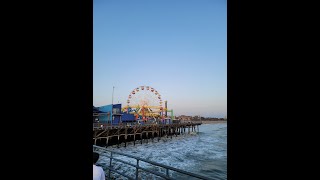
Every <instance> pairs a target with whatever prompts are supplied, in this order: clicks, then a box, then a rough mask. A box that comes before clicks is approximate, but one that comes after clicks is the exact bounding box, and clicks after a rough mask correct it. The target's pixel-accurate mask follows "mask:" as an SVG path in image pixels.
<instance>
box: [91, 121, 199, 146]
mask: <svg viewBox="0 0 320 180" xmlns="http://www.w3.org/2000/svg"><path fill="white" fill-rule="evenodd" d="M201 124H202V123H201V122H189V123H179V124H149V125H133V126H124V125H123V126H110V125H104V126H103V127H99V126H98V127H93V144H94V145H98V146H106V147H108V146H110V145H115V144H117V145H118V147H119V146H121V145H122V144H123V143H124V146H125V147H126V146H127V142H130V141H133V144H134V145H135V143H136V141H138V142H140V143H141V144H142V143H143V141H145V142H146V143H148V140H150V139H151V141H154V139H155V138H156V139H157V140H158V141H159V140H160V139H161V137H166V138H169V137H170V138H172V136H177V135H180V134H185V133H191V132H199V125H201Z"/></svg>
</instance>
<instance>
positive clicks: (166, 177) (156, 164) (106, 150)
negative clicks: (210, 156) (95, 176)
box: [93, 145, 213, 180]
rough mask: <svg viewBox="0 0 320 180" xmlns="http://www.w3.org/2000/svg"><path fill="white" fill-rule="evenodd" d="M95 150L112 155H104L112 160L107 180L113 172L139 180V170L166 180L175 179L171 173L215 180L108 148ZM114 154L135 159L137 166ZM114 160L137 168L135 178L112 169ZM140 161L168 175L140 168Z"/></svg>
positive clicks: (96, 147)
mask: <svg viewBox="0 0 320 180" xmlns="http://www.w3.org/2000/svg"><path fill="white" fill-rule="evenodd" d="M95 149H100V150H102V151H104V153H105V152H109V153H110V156H108V155H105V154H104V155H103V156H105V157H108V158H110V163H109V167H108V166H107V167H106V168H107V169H108V175H106V178H108V179H111V171H112V172H115V173H117V174H120V175H121V176H123V177H126V178H128V179H130V180H138V179H139V169H140V170H142V171H145V172H148V173H150V174H153V175H156V176H159V177H162V178H164V179H169V180H173V179H174V178H172V177H170V175H169V171H174V172H178V173H181V174H183V175H186V176H190V177H193V178H198V179H204V180H213V179H212V178H208V177H205V176H201V175H198V174H194V173H190V172H187V171H184V170H181V169H177V168H174V167H170V166H166V165H163V164H159V163H156V162H152V161H149V160H146V159H143V158H139V157H135V156H132V155H129V154H124V153H121V152H116V151H112V150H108V149H106V148H103V147H99V146H95V145H93V151H95ZM114 154H118V155H122V156H126V157H129V158H133V159H135V160H136V161H137V163H136V164H132V163H129V162H126V161H123V160H121V159H117V158H114V157H113V155H114ZM112 160H115V161H118V162H121V163H124V164H127V165H130V166H132V167H135V168H136V173H135V178H133V177H130V176H128V175H126V174H124V173H122V172H119V171H117V170H115V169H113V168H112ZM140 161H142V162H146V163H149V164H152V165H155V166H159V167H162V168H164V169H165V170H166V174H163V173H160V172H156V171H153V170H150V169H146V168H143V167H141V166H139V162H140Z"/></svg>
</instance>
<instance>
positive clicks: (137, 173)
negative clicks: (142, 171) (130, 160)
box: [136, 159, 139, 180]
mask: <svg viewBox="0 0 320 180" xmlns="http://www.w3.org/2000/svg"><path fill="white" fill-rule="evenodd" d="M138 178H139V159H137V167H136V180H138Z"/></svg>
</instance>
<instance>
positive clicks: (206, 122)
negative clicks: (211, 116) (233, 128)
mask: <svg viewBox="0 0 320 180" xmlns="http://www.w3.org/2000/svg"><path fill="white" fill-rule="evenodd" d="M217 123H227V121H202V124H217Z"/></svg>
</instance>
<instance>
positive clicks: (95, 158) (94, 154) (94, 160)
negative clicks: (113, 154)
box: [93, 152, 99, 164]
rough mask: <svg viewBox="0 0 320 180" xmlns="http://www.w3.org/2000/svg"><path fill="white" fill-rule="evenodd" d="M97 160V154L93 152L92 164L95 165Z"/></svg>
mask: <svg viewBox="0 0 320 180" xmlns="http://www.w3.org/2000/svg"><path fill="white" fill-rule="evenodd" d="M98 159H99V154H98V153H96V152H93V164H96V162H97V161H98Z"/></svg>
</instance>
